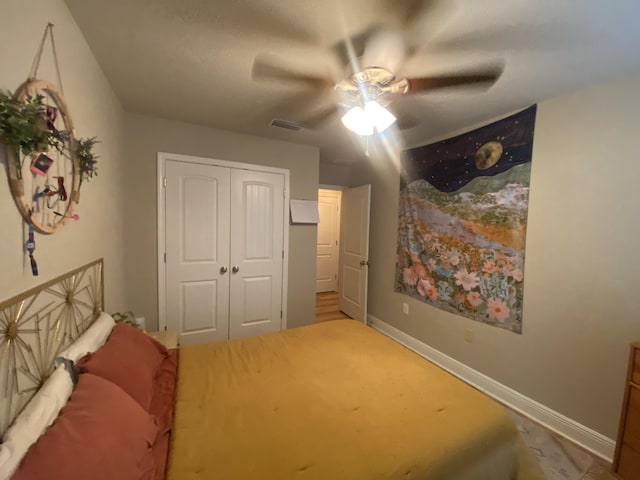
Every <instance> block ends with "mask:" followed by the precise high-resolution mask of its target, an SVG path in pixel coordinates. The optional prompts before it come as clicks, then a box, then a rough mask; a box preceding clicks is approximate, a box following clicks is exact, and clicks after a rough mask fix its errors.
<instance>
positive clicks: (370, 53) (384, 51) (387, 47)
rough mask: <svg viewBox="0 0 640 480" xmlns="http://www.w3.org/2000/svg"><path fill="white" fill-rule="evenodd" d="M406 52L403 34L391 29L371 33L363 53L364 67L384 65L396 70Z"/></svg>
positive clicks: (383, 66) (390, 69)
mask: <svg viewBox="0 0 640 480" xmlns="http://www.w3.org/2000/svg"><path fill="white" fill-rule="evenodd" d="M405 53H406V49H405V45H404V40H403V39H402V35H400V33H398V32H394V31H391V30H380V31H379V32H376V33H374V34H373V35H371V37H370V38H369V40H368V41H367V43H366V45H365V48H364V53H363V55H362V66H363V67H382V68H386V69H387V70H389V71H390V72H395V71H397V70H398V67H399V66H400V64H401V63H402V61H403V60H404V56H405Z"/></svg>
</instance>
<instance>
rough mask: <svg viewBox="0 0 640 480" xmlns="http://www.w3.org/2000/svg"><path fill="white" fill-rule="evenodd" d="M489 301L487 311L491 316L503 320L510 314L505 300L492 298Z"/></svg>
mask: <svg viewBox="0 0 640 480" xmlns="http://www.w3.org/2000/svg"><path fill="white" fill-rule="evenodd" d="M487 303H488V305H487V312H488V313H489V316H490V317H493V318H495V319H496V320H498V321H503V320H504V319H505V318H507V317H508V316H509V307H507V306H506V305H505V304H504V302H501V301H500V300H496V299H495V298H490V299H489V300H488V302H487Z"/></svg>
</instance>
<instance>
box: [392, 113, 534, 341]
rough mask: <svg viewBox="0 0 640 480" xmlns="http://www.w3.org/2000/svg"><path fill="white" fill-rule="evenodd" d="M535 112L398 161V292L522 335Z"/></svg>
mask: <svg viewBox="0 0 640 480" xmlns="http://www.w3.org/2000/svg"><path fill="white" fill-rule="evenodd" d="M535 116H536V106H535V105H534V106H532V107H530V108H528V109H526V110H524V111H522V112H520V113H517V114H515V115H512V116H511V117H508V118H505V119H503V120H500V121H497V122H495V123H492V124H490V125H487V126H484V127H482V128H478V129H476V130H473V131H471V132H468V133H465V134H463V135H458V136H456V137H452V138H449V139H446V140H443V141H441V142H437V143H433V144H431V145H426V146H422V147H418V148H414V149H411V150H408V151H406V152H405V154H404V155H403V158H402V170H401V174H400V211H399V220H398V250H397V264H396V280H395V290H396V292H400V293H404V294H405V295H409V296H411V297H413V298H416V299H419V300H421V301H423V302H426V303H428V304H429V305H433V306H434V307H436V308H439V309H442V310H445V311H448V312H452V313H456V314H458V315H462V316H464V317H467V318H471V319H473V320H476V321H479V322H483V323H488V324H491V325H495V326H498V327H501V328H505V329H508V330H512V331H514V332H517V333H521V332H522V299H523V292H524V255H525V238H526V230H527V209H528V202H529V178H530V173H531V153H532V148H533V129H534V124H535Z"/></svg>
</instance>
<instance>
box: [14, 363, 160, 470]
mask: <svg viewBox="0 0 640 480" xmlns="http://www.w3.org/2000/svg"><path fill="white" fill-rule="evenodd" d="M157 433H158V428H157V426H156V424H155V421H154V418H153V417H152V416H150V415H149V414H148V413H147V412H145V411H144V410H143V409H142V408H141V407H140V405H138V404H137V403H136V402H135V401H134V400H133V399H132V398H131V397H130V396H129V395H127V394H126V393H124V392H123V391H122V389H120V388H119V387H118V386H117V385H114V384H113V383H111V382H108V381H107V380H104V379H102V378H100V377H96V376H94V375H91V374H88V373H87V374H82V375H80V378H79V380H78V385H77V386H76V388H75V390H74V391H73V393H72V394H71V397H70V398H69V401H68V402H67V404H66V405H65V406H64V408H63V409H62V410H61V412H60V415H59V416H58V418H57V419H56V420H55V421H54V423H53V424H52V425H51V427H49V428H48V429H47V430H46V431H45V433H44V434H43V435H42V436H41V437H40V438H39V439H38V441H37V442H36V443H35V444H33V445H32V446H31V448H30V449H29V451H28V452H27V454H26V455H25V457H24V458H23V460H22V463H21V464H20V466H19V467H18V470H17V471H16V473H15V474H14V476H13V477H12V480H34V479H37V478H42V479H45V478H46V479H47V480H87V479H91V480H114V479H118V480H139V479H141V478H152V476H153V474H154V466H153V453H152V449H151V447H152V445H153V442H154V441H155V438H156V435H157Z"/></svg>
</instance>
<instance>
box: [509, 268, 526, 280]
mask: <svg viewBox="0 0 640 480" xmlns="http://www.w3.org/2000/svg"><path fill="white" fill-rule="evenodd" d="M511 276H512V277H513V279H514V280H515V281H516V282H521V281H522V279H523V278H524V274H523V273H522V270H520V269H516V270H514V271H513V272H511Z"/></svg>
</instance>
